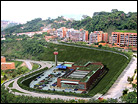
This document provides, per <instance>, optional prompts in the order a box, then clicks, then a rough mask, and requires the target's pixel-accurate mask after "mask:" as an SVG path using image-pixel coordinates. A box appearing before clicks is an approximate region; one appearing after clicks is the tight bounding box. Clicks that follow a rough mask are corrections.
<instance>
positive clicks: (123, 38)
mask: <svg viewBox="0 0 138 104" xmlns="http://www.w3.org/2000/svg"><path fill="white" fill-rule="evenodd" d="M109 42H110V43H112V44H113V43H116V44H117V45H125V46H137V33H122V32H112V36H111V37H110V41H109Z"/></svg>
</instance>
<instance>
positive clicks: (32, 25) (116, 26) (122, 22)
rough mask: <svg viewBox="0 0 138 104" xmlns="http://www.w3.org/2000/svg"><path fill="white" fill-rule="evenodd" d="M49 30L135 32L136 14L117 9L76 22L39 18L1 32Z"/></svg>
mask: <svg viewBox="0 0 138 104" xmlns="http://www.w3.org/2000/svg"><path fill="white" fill-rule="evenodd" d="M47 26H49V27H50V28H56V29H57V28H60V27H67V28H74V29H81V28H84V29H85V30H88V31H89V33H90V32H92V31H104V32H108V33H109V32H110V31H111V30H136V31H137V12H129V13H127V14H126V13H124V12H123V11H118V10H117V9H112V10H111V12H105V11H102V12H95V13H94V14H93V17H90V16H83V19H81V20H79V21H76V20H66V19H64V17H63V16H58V17H57V18H56V19H51V18H50V17H49V18H48V19H46V20H42V19H41V18H36V19H34V20H31V21H28V22H27V23H26V24H22V25H21V24H20V25H17V26H14V27H11V28H8V29H5V30H4V31H3V32H5V33H6V34H10V33H13V32H14V33H19V32H31V31H40V30H41V27H47Z"/></svg>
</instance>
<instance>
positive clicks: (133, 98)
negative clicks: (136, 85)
mask: <svg viewBox="0 0 138 104" xmlns="http://www.w3.org/2000/svg"><path fill="white" fill-rule="evenodd" d="M121 100H122V101H123V102H125V103H137V92H135V91H133V92H129V93H128V94H127V95H126V96H122V97H121Z"/></svg>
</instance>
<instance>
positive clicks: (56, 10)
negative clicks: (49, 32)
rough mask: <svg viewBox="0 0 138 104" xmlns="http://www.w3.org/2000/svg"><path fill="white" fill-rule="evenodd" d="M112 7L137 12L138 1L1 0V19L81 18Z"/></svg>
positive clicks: (126, 11)
mask: <svg viewBox="0 0 138 104" xmlns="http://www.w3.org/2000/svg"><path fill="white" fill-rule="evenodd" d="M112 9H118V10H119V11H124V12H125V13H128V12H137V1H1V20H11V21H16V22H21V23H25V22H27V21H30V20H32V19H34V18H39V17H40V18H42V19H43V20H45V19H47V18H48V17H51V18H56V17H58V16H61V15H62V16H65V17H68V18H75V19H76V20H78V19H81V17H82V15H88V16H90V17H92V15H93V13H94V12H100V11H106V12H111V10H112Z"/></svg>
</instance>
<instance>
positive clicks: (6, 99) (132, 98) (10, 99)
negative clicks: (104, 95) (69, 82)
mask: <svg viewBox="0 0 138 104" xmlns="http://www.w3.org/2000/svg"><path fill="white" fill-rule="evenodd" d="M8 91H9V90H8V89H5V88H4V87H1V103H137V98H136V97H137V92H135V91H134V92H130V93H128V94H127V95H125V96H122V99H121V101H118V100H117V99H112V98H111V99H108V100H89V101H85V100H76V101H75V99H74V100H62V99H51V98H41V97H32V96H24V95H14V94H12V93H9V92H8Z"/></svg>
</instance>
